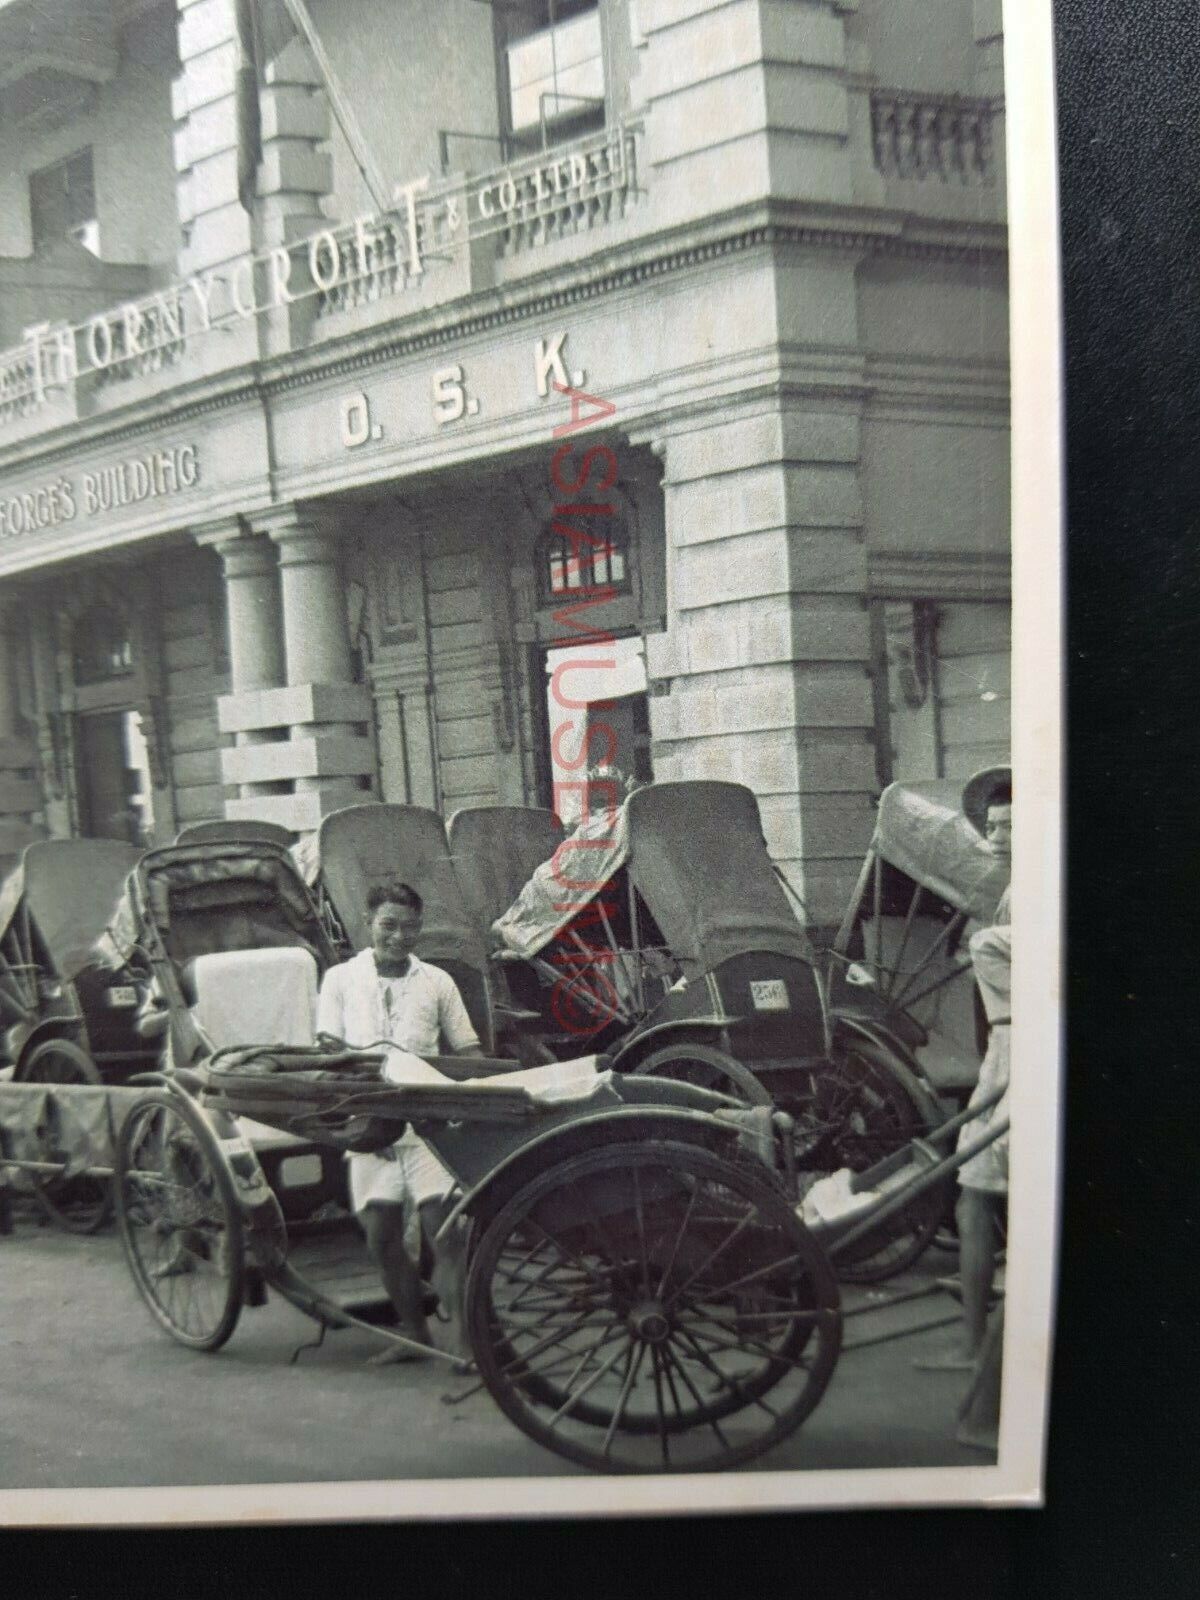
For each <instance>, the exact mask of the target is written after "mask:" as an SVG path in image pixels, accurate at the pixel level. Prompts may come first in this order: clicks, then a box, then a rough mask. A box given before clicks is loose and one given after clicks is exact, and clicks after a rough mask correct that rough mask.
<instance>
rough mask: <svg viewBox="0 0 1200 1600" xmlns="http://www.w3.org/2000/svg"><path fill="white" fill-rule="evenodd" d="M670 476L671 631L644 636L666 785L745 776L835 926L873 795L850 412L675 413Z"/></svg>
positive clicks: (771, 842)
mask: <svg viewBox="0 0 1200 1600" xmlns="http://www.w3.org/2000/svg"><path fill="white" fill-rule="evenodd" d="M655 449H656V452H657V453H658V454H659V455H660V457H661V459H662V460H663V464H664V476H663V498H664V510H665V519H666V540H667V551H666V555H667V584H668V591H669V597H670V602H669V606H668V617H669V623H668V631H667V632H666V633H665V634H659V635H651V636H650V637H649V638H648V640H647V647H648V649H647V666H648V673H649V677H650V680H651V699H650V720H651V732H652V736H653V741H654V749H653V759H654V770H655V776H656V778H660V779H676V778H732V779H734V780H736V781H738V782H741V783H745V784H747V785H748V786H749V787H750V788H751V789H753V790H754V792H755V794H756V795H757V796H758V799H759V802H760V806H761V809H762V815H763V825H764V829H765V832H766V837H767V844H768V847H769V848H770V850H771V853H772V855H773V856H774V858H775V859H776V861H777V862H778V863H779V865H780V866H781V867H782V868H783V870H784V871H785V873H786V874H787V876H788V878H789V880H790V881H791V883H792V884H793V886H794V888H795V889H796V890H797V892H798V893H799V894H800V896H801V897H802V899H803V900H804V902H805V903H806V906H807V911H808V919H809V922H810V924H811V925H814V926H827V925H833V924H836V922H837V920H838V918H839V917H840V915H841V913H842V911H843V910H844V908H845V901H846V899H847V897H848V895H849V893H850V889H851V886H852V884H853V881H854V876H855V873H856V872H857V870H858V867H859V865H860V863H861V859H862V855H863V852H864V850H865V848H866V845H867V842H868V840H869V839H870V835H871V829H872V824H873V812H872V799H873V792H874V785H875V777H874V753H873V744H872V739H873V712H872V699H871V683H870V678H869V663H870V640H869V630H868V618H867V613H866V607H865V595H866V550H865V544H864V538H863V527H862V522H863V513H862V502H861V493H860V489H859V483H858V472H859V451H860V439H859V418H858V415H857V409H856V407H855V406H854V405H853V404H852V403H839V402H837V401H834V400H825V401H818V400H812V401H809V402H806V403H804V404H801V403H799V402H795V401H781V400H764V401H762V402H759V403H756V404H746V405H745V406H743V407H741V408H739V409H736V410H735V409H730V410H727V411H724V412H722V413H721V414H720V415H719V416H717V415H713V414H709V415H706V416H697V417H695V418H694V419H691V420H690V421H689V420H687V419H678V420H677V421H676V422H675V423H674V424H673V426H672V429H671V432H670V433H669V434H666V435H664V436H663V437H661V438H660V439H658V440H657V441H655Z"/></svg>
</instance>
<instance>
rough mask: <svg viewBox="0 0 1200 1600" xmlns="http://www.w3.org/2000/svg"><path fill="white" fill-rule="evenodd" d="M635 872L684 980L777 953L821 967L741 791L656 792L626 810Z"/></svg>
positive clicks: (689, 788) (661, 788)
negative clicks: (735, 959) (744, 958)
mask: <svg viewBox="0 0 1200 1600" xmlns="http://www.w3.org/2000/svg"><path fill="white" fill-rule="evenodd" d="M625 814H626V820H627V824H628V830H629V857H628V862H627V868H628V871H629V873H630V876H631V877H632V879H633V882H634V885H635V886H636V888H637V890H638V892H639V893H640V894H641V896H642V898H643V899H644V900H645V902H646V904H647V906H648V907H649V909H650V912H651V914H652V916H653V917H654V920H655V921H656V922H657V923H658V926H659V928H660V929H661V930H662V934H663V938H664V940H665V942H666V944H667V947H668V948H669V949H670V951H671V952H672V954H673V955H674V956H675V959H676V960H677V961H679V962H680V963H681V965H682V966H683V969H684V972H685V973H686V974H688V975H692V974H695V973H699V972H706V971H709V970H710V969H711V968H713V967H715V966H716V965H717V964H718V962H721V961H724V960H726V959H727V958H728V957H730V956H736V955H742V954H745V953H747V952H749V951H755V950H761V951H771V952H773V953H774V954H776V955H782V956H792V957H795V958H796V959H798V960H802V961H807V960H811V959H812V950H811V948H810V946H809V943H808V939H807V937H806V935H805V933H804V930H803V928H802V927H801V926H800V924H799V922H798V921H797V919H796V913H795V912H794V911H793V909H792V905H791V902H790V901H789V899H788V897H787V894H786V892H785V891H784V888H783V885H782V884H781V883H780V881H779V878H778V877H777V875H776V872H775V868H774V866H773V864H772V862H771V857H770V855H769V854H768V853H767V846H766V842H765V840H764V838H763V831H762V819H761V817H760V816H759V810H758V801H757V800H756V799H755V797H754V795H753V794H752V792H751V791H750V790H749V789H747V788H745V787H744V785H742V784H740V783H717V782H706V781H702V780H698V781H694V782H683V783H653V784H650V785H648V786H647V787H646V788H644V789H638V790H636V791H635V792H634V793H633V794H631V795H630V797H629V799H628V800H627V801H626V802H625Z"/></svg>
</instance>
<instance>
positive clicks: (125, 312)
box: [0, 0, 1058, 1523]
mask: <svg viewBox="0 0 1200 1600" xmlns="http://www.w3.org/2000/svg"><path fill="white" fill-rule="evenodd" d="M1047 9H1048V8H1043V7H1042V6H1040V5H1033V6H1030V7H1028V8H1023V14H1022V18H1021V19H1020V20H1018V19H1016V18H1010V19H1009V20H1010V23H1011V25H1012V26H1013V27H1016V28H1017V30H1018V37H1017V42H1016V43H1017V48H1016V49H1015V50H1014V48H1013V41H1012V40H1011V39H1006V35H1005V25H1004V24H1005V19H1004V18H1003V17H1002V13H1001V5H1000V0H492V3H485V0H438V3H436V4H435V3H433V0H5V3H0V63H2V73H0V347H2V348H0V870H2V873H3V882H2V885H0V1030H2V1031H0V1282H2V1284H3V1290H2V1293H0V1355H2V1359H0V1521H8V1522H11V1523H37V1522H39V1521H43V1520H46V1519H48V1518H51V1519H54V1520H57V1521H59V1522H63V1521H68V1522H70V1521H78V1522H86V1521H104V1522H116V1521H134V1522H138V1521H141V1522H153V1521H172V1520H174V1521H185V1520H189V1519H196V1518H207V1519H209V1520H212V1519H214V1518H215V1519H218V1520H219V1519H222V1518H239V1517H241V1518H244V1517H248V1516H249V1517H254V1518H258V1519H262V1518H287V1517H293V1518H330V1517H354V1518H361V1517H364V1516H376V1517H387V1516H418V1515H419V1516H425V1515H429V1516H450V1517H462V1516H472V1515H499V1514H506V1513H508V1514H511V1513H521V1514H531V1513H533V1514H536V1513H539V1512H548V1511H554V1510H570V1511H573V1512H576V1513H579V1512H585V1513H586V1512H596V1513H600V1512H605V1511H622V1510H654V1509H658V1510H666V1509H688V1510H696V1509H701V1508H713V1509H717V1508H735V1507H740V1508H751V1507H755V1506H802V1505H805V1504H818V1503H821V1504H852V1503H853V1504H915V1503H931V1502H937V1501H942V1502H948V1501H951V1502H975V1501H981V1500H993V1501H1003V1502H1005V1503H1010V1504H1011V1503H1018V1502H1023V1503H1031V1502H1036V1500H1037V1498H1038V1495H1039V1492H1040V1466H1041V1450H1042V1433H1043V1427H1044V1412H1045V1406H1046V1370H1047V1362H1048V1347H1049V1339H1050V1328H1051V1320H1050V1310H1051V1304H1052V1259H1053V1250H1054V1228H1055V1196H1054V1176H1055V1174H1054V1168H1055V1137H1056V1128H1057V1120H1056V1119H1057V1079H1056V1072H1057V1060H1056V1034H1057V1014H1056V999H1055V995H1056V971H1057V968H1056V964H1055V962H1056V945H1055V933H1054V929H1055V924H1056V915H1057V913H1056V906H1057V896H1058V889H1057V854H1056V850H1057V832H1056V828H1055V823H1054V810H1055V795H1056V781H1057V779H1056V772H1057V767H1056V762H1057V720H1056V715H1057V714H1056V705H1057V673H1058V661H1057V653H1056V652H1057V642H1056V641H1057V610H1056V605H1057V601H1056V587H1055V586H1056V571H1057V567H1056V563H1057V537H1058V535H1057V523H1056V517H1057V495H1058V484H1057V480H1056V476H1055V473H1056V460H1057V456H1056V449H1057V428H1058V421H1057V390H1056V387H1055V385H1056V381H1057V380H1056V375H1055V370H1054V356H1053V350H1054V348H1055V337H1056V322H1055V310H1054V306H1055V298H1056V294H1057V287H1056V282H1055V265H1054V264H1055V259H1056V246H1055V240H1054V236H1053V229H1054V226H1055V224H1054V213H1053V145H1052V142H1048V140H1049V135H1048V132H1047V130H1048V129H1050V128H1051V127H1052V123H1051V121H1050V111H1049V91H1048V87H1047V85H1048V83H1049V69H1048V42H1047V38H1046V35H1047V34H1048V21H1047V17H1046V15H1045V11H1046V10H1047ZM1006 56H1007V85H1006ZM1014 57H1015V60H1016V64H1014ZM1014 106H1019V107H1020V108H1021V110H1022V115H1023V118H1024V121H1023V122H1021V121H1020V120H1018V123H1017V125H1015V126H1014V127H1010V126H1009V120H1010V115H1011V113H1012V111H1013V108H1014ZM1039 140H1040V141H1041V143H1039ZM1010 170H1011V171H1012V172H1013V173H1014V181H1013V183H1012V184H1011V185H1010V183H1009V181H1008V172H1009V171H1010ZM1017 174H1020V175H1022V183H1018V182H1017V181H1016V175H1017ZM1022 185H1024V187H1023V186H1022ZM1010 198H1011V200H1012V202H1013V206H1014V217H1013V249H1014V264H1013V272H1012V279H1011V291H1012V293H1011V295H1010V259H1009V256H1010V238H1009V201H1010ZM1019 206H1024V207H1025V208H1026V211H1027V218H1026V220H1025V222H1024V223H1021V224H1020V225H1018V217H1017V215H1016V209H1017V208H1018V207H1019ZM1039 206H1040V209H1039ZM1021 250H1023V251H1024V255H1023V256H1021V255H1020V254H1019V253H1018V252H1019V251H1021ZM1022 285H1024V287H1023V288H1022V287H1021V286H1022ZM1010 325H1011V328H1012V330H1013V332H1012V339H1013V345H1012V349H1013V355H1014V364H1012V365H1010ZM1022 341H1023V343H1022ZM1022 350H1024V352H1025V357H1027V360H1026V364H1025V366H1024V367H1020V363H1021V361H1022V359H1024V358H1023V357H1022V355H1021V351H1022ZM1048 352H1049V353H1048ZM1039 362H1040V365H1039ZM1018 368H1019V369H1020V370H1021V371H1023V372H1024V373H1025V377H1024V379H1023V380H1021V383H1019V384H1017V385H1014V383H1013V382H1011V381H1010V372H1013V371H1016V370H1017V369H1018ZM1022 384H1023V387H1022V386H1021V385H1022ZM1014 444H1015V446H1016V470H1015V472H1014ZM1022 452H1024V457H1023V460H1024V465H1022ZM1013 484H1015V485H1016V500H1015V504H1016V506H1017V508H1018V517H1017V519H1016V520H1015V519H1014V514H1013V506H1014V497H1013V495H1012V493H1011V492H1010V485H1013ZM1022 506H1024V507H1025V508H1026V513H1027V514H1026V515H1025V516H1021V515H1020V508H1021V507H1022ZM1014 534H1016V537H1015V538H1014ZM1014 569H1015V572H1016V580H1015V581H1014ZM1014 607H1015V609H1014ZM1014 650H1015V663H1016V664H1015V672H1014V670H1010V664H1011V663H1013V662H1014ZM1014 682H1015V683H1016V686H1017V688H1016V693H1015V694H1014V692H1013V689H1012V688H1011V685H1012V684H1013V683H1014ZM1014 758H1015V760H1014ZM1014 767H1015V776H1014ZM1014 783H1015V785H1016V789H1017V791H1018V794H1017V798H1015V799H1014ZM1014 860H1015V861H1016V863H1017V873H1016V878H1015V879H1014V881H1013V883H1012V884H1011V885H1010V876H1011V875H1012V872H1013V863H1014ZM1014 928H1015V929H1016V930H1017V940H1016V942H1017V947H1018V948H1017V954H1016V957H1015V958H1014V954H1013V943H1014V940H1013V932H1014ZM1035 954H1036V956H1037V960H1036V962H1035V960H1034V959H1033V958H1034V955H1035ZM1014 961H1015V964H1014ZM1023 962H1024V963H1025V965H1024V966H1023V965H1022V963H1023ZM1014 972H1015V984H1014V976H1013V975H1014ZM1014 994H1015V996H1016V1001H1015V1003H1014ZM1010 1064H1011V1066H1012V1071H1013V1102H1014V1108H1015V1126H1014V1129H1013V1134H1012V1145H1013V1149H1012V1163H1013V1170H1014V1173H1015V1174H1017V1178H1015V1179H1014V1185H1013V1192H1014V1205H1013V1207H1012V1211H1011V1214H1010V1207H1009V1203H1008V1201H1009V1163H1010V1151H1009V1073H1010ZM1018 1179H1019V1181H1018ZM701 1474H702V1475H703V1476H698V1475H701ZM630 1475H639V1477H638V1481H637V1482H636V1483H631V1482H630V1481H629V1477H630ZM245 1486H253V1489H252V1491H249V1490H247V1488H246V1487H245Z"/></svg>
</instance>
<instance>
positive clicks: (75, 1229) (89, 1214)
mask: <svg viewBox="0 0 1200 1600" xmlns="http://www.w3.org/2000/svg"><path fill="white" fill-rule="evenodd" d="M17 1081H18V1082H19V1083H68V1084H92V1085H98V1084H100V1083H101V1081H102V1080H101V1077H100V1073H99V1072H98V1070H97V1068H96V1063H95V1062H94V1061H93V1060H92V1058H91V1056H89V1055H88V1053H87V1051H86V1050H84V1049H83V1048H82V1047H81V1046H80V1045H77V1044H76V1043H75V1041H74V1040H73V1039H43V1040H42V1041H41V1043H40V1044H38V1045H35V1046H34V1048H33V1049H32V1050H31V1051H30V1052H29V1054H28V1056H27V1057H26V1058H25V1059H24V1060H23V1061H22V1062H21V1064H20V1066H19V1068H18V1069H17ZM42 1154H43V1156H44V1158H45V1160H47V1161H65V1160H66V1159H67V1154H68V1152H67V1151H65V1150H62V1149H59V1148H58V1145H57V1143H56V1142H55V1141H54V1140H53V1137H51V1139H50V1140H49V1142H48V1143H47V1144H46V1146H45V1148H44V1149H43V1152H42ZM27 1176H28V1177H29V1180H30V1187H31V1189H32V1190H33V1193H34V1195H35V1196H36V1198H37V1201H38V1204H39V1205H40V1206H41V1208H42V1210H43V1211H44V1212H45V1213H46V1215H47V1216H48V1217H49V1219H50V1221H51V1222H53V1223H54V1225H55V1227H56V1228H64V1229H65V1230H66V1231H67V1232H68V1233H95V1232H96V1230H97V1229H98V1228H100V1227H102V1226H103V1225H104V1223H106V1222H107V1221H108V1219H109V1217H110V1216H111V1214H112V1182H111V1180H110V1179H108V1178H100V1177H96V1176H95V1175H94V1174H92V1173H90V1172H81V1173H79V1174H77V1175H76V1176H75V1177H71V1178H64V1177H61V1176H60V1175H59V1174H57V1173H44V1172H31V1173H29V1174H27Z"/></svg>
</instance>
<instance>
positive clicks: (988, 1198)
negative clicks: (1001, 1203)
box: [958, 1189, 996, 1361]
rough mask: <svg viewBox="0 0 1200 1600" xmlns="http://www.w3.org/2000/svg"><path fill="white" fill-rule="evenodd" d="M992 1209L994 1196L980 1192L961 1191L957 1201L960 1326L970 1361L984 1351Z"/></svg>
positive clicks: (992, 1263)
mask: <svg viewBox="0 0 1200 1600" xmlns="http://www.w3.org/2000/svg"><path fill="white" fill-rule="evenodd" d="M995 1209H996V1199H995V1196H993V1195H991V1194H987V1193H985V1192H984V1191H983V1190H981V1189H964V1190H963V1191H962V1193H961V1194H960V1195H959V1197H958V1231H959V1238H960V1241H961V1244H960V1255H959V1274H960V1276H961V1278H962V1290H963V1325H964V1332H965V1335H966V1352H967V1355H968V1356H969V1357H970V1358H971V1360H972V1361H975V1360H977V1359H978V1356H979V1352H980V1351H981V1350H982V1349H983V1336H984V1334H985V1333H986V1332H987V1320H988V1299H989V1297H990V1295H991V1292H992V1280H993V1279H994V1278H995V1276H996V1226H995V1221H994V1213H995Z"/></svg>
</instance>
